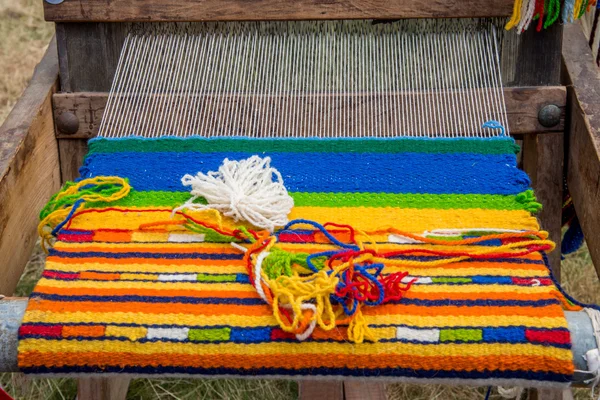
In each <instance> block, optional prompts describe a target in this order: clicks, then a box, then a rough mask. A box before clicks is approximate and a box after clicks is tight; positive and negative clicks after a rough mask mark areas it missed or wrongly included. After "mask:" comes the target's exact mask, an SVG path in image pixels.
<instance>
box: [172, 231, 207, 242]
mask: <svg viewBox="0 0 600 400" xmlns="http://www.w3.org/2000/svg"><path fill="white" fill-rule="evenodd" d="M168 241H169V242H174V243H201V242H204V234H202V233H169V239H168Z"/></svg>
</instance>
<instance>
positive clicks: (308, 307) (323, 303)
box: [232, 220, 554, 343]
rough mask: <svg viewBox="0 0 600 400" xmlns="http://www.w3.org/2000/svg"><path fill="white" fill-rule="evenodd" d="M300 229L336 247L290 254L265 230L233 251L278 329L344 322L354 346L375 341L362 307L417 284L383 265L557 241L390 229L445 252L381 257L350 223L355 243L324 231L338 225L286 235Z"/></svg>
mask: <svg viewBox="0 0 600 400" xmlns="http://www.w3.org/2000/svg"><path fill="white" fill-rule="evenodd" d="M297 225H303V226H306V225H310V226H311V227H312V228H313V229H314V230H315V231H319V232H320V233H322V234H323V236H324V237H326V238H327V239H328V240H329V241H330V243H331V244H332V245H334V246H336V247H337V249H334V250H327V251H323V252H320V253H315V254H310V255H309V254H305V253H291V252H287V251H284V250H282V249H280V248H278V247H277V236H273V235H271V234H270V233H269V232H267V231H263V232H258V233H255V234H252V235H250V234H248V233H245V235H247V236H246V237H247V239H248V240H247V242H248V241H249V242H250V246H248V247H243V246H241V245H240V244H238V243H235V244H234V247H235V248H236V249H238V250H240V249H241V250H243V251H244V252H245V256H244V260H245V262H246V265H247V269H248V275H249V277H250V282H251V283H252V284H253V286H254V287H255V289H256V291H257V293H258V294H259V296H260V297H261V298H262V299H263V300H264V301H265V302H267V303H268V304H270V305H271V306H272V309H273V315H274V317H275V319H276V320H277V322H278V324H279V325H280V328H281V329H282V330H283V331H285V332H288V333H290V334H294V335H296V338H297V339H299V340H303V339H305V338H308V337H309V336H310V334H311V332H312V330H314V329H315V327H316V326H319V327H320V328H321V329H323V330H325V331H329V330H332V329H334V328H336V327H338V326H340V325H348V330H347V332H348V339H349V340H350V341H352V342H355V343H362V342H363V341H365V340H370V341H376V338H375V337H374V336H373V334H372V333H371V331H370V330H369V327H368V324H367V322H366V320H365V318H364V316H363V315H362V312H361V308H362V307H365V306H378V305H381V304H385V303H387V302H390V301H399V300H401V299H402V297H403V293H404V292H406V291H407V290H409V289H410V287H411V285H412V284H413V283H414V281H415V279H413V278H410V277H409V275H408V272H396V273H393V274H384V273H383V272H384V267H385V266H395V267H407V268H408V267H413V266H414V267H423V266H429V267H431V266H435V265H442V264H449V263H454V262H460V261H464V260H470V259H473V260H477V259H491V258H511V257H520V256H523V255H526V254H530V253H532V252H536V251H551V250H552V249H553V248H554V243H553V242H551V241H549V240H547V237H548V234H547V232H543V231H542V232H534V231H529V232H505V233H499V234H491V235H490V234H488V235H483V236H479V237H473V238H468V239H463V240H443V239H437V238H430V237H425V236H420V235H415V234H412V233H408V232H402V231H399V230H397V229H393V228H389V229H386V232H387V233H393V234H396V235H400V236H403V237H406V238H410V239H412V240H414V241H415V242H417V243H423V244H436V245H444V246H445V247H444V248H442V249H435V248H430V249H425V248H407V249H404V250H398V251H393V252H388V253H380V252H378V251H377V250H376V248H369V247H366V245H365V242H361V241H360V240H359V239H358V237H357V236H360V235H362V234H363V233H361V232H357V231H355V230H354V229H353V228H352V227H349V226H346V227H347V228H348V229H349V231H350V237H351V238H352V239H351V241H350V243H344V242H341V241H340V240H338V239H337V237H336V236H335V235H333V234H332V232H331V231H330V230H328V229H327V227H326V226H328V225H329V226H334V227H340V225H336V224H331V223H328V224H326V226H323V225H320V224H318V223H316V222H313V221H308V220H295V221H292V222H290V223H289V224H288V225H287V226H286V227H285V228H284V230H285V231H286V232H288V231H290V230H293V229H292V228H293V227H294V226H297ZM371 233H373V232H371ZM377 233H381V232H379V231H378V232H377ZM237 234H238V235H239V230H238V231H237ZM232 235H233V234H232ZM490 240H500V242H501V243H502V244H501V245H498V246H495V247H494V246H485V248H483V249H478V250H464V249H460V248H457V250H452V248H450V249H448V248H447V247H446V246H462V245H477V244H479V243H483V242H489V241H490ZM373 247H374V246H373ZM422 254H431V255H435V256H440V257H439V258H438V257H436V258H435V259H433V260H419V259H415V258H414V256H415V255H422Z"/></svg>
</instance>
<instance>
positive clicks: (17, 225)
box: [0, 40, 60, 295]
mask: <svg viewBox="0 0 600 400" xmlns="http://www.w3.org/2000/svg"><path fill="white" fill-rule="evenodd" d="M57 87H58V61H57V56H56V41H55V40H52V42H50V45H49V47H48V51H47V52H46V54H45V56H44V58H43V59H42V61H41V62H40V63H39V64H38V66H37V67H36V69H35V73H34V75H33V78H32V79H31V82H30V83H29V86H28V87H27V89H25V92H23V95H22V96H21V98H20V99H19V101H18V103H17V104H16V105H15V107H14V108H13V110H12V111H11V113H10V115H9V116H8V117H7V118H6V121H5V122H4V124H3V125H2V126H1V127H0V276H2V279H0V294H4V295H10V294H12V293H13V291H14V289H15V287H16V285H17V282H18V281H19V278H20V277H21V274H22V273H23V269H24V267H25V265H26V263H27V260H28V259H29V256H30V255H31V250H32V249H33V246H34V245H35V241H36V238H37V235H36V234H35V231H36V227H37V222H38V213H39V211H40V210H41V209H42V207H43V206H44V205H45V204H46V202H47V201H48V199H49V198H50V196H52V195H53V194H54V193H55V192H56V191H57V190H58V189H59V188H60V167H59V159H58V146H57V144H56V138H55V136H54V121H53V117H52V94H53V93H54V92H56V90H57Z"/></svg>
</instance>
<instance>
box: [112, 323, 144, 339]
mask: <svg viewBox="0 0 600 400" xmlns="http://www.w3.org/2000/svg"><path fill="white" fill-rule="evenodd" d="M147 333H148V332H147V329H146V328H144V327H133V326H114V325H109V326H107V327H106V332H105V333H104V334H105V335H106V336H114V337H126V338H128V339H129V340H138V339H141V338H144V337H146V334H147Z"/></svg>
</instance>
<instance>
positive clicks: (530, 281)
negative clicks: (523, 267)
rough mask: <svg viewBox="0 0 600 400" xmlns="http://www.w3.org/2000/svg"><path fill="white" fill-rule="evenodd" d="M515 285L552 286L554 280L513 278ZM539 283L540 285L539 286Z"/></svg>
mask: <svg viewBox="0 0 600 400" xmlns="http://www.w3.org/2000/svg"><path fill="white" fill-rule="evenodd" d="M511 279H512V281H513V283H514V284H515V285H525V286H533V285H536V286H550V285H552V279H550V278H539V279H532V278H514V277H513V278H511ZM538 282H539V285H538Z"/></svg>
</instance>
